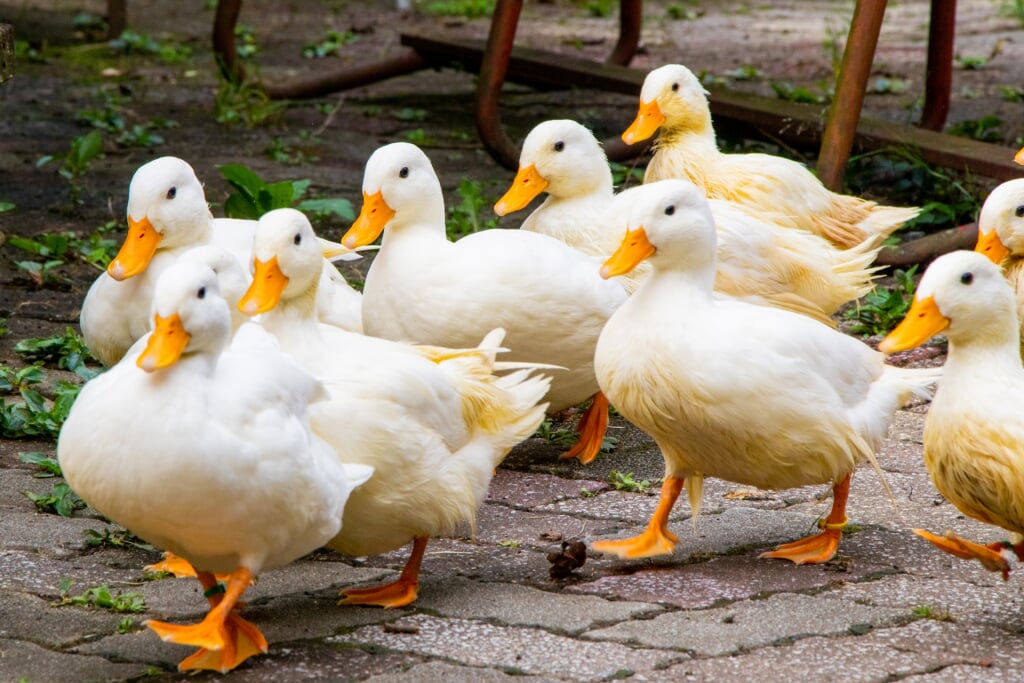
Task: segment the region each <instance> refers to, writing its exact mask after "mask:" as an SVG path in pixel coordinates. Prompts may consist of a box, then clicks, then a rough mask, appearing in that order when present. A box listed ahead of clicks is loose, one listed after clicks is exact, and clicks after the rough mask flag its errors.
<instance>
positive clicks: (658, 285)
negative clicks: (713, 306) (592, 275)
mask: <svg viewBox="0 0 1024 683" xmlns="http://www.w3.org/2000/svg"><path fill="white" fill-rule="evenodd" d="M714 285H715V270H714V267H711V268H702V269H699V270H696V271H681V270H675V269H672V270H668V269H666V270H660V269H658V268H655V270H654V272H653V273H651V275H650V277H648V278H647V280H645V281H644V283H643V284H642V285H640V288H639V289H638V290H637V291H636V292H635V293H634V294H633V296H632V297H630V299H629V302H630V303H633V305H635V306H643V307H649V306H650V307H651V308H650V310H657V309H656V308H654V304H655V302H659V303H665V302H667V304H666V305H669V306H671V307H672V308H678V307H681V308H690V307H692V306H700V305H702V304H704V303H710V302H711V292H712V289H713V288H714ZM634 302H635V303H634Z"/></svg>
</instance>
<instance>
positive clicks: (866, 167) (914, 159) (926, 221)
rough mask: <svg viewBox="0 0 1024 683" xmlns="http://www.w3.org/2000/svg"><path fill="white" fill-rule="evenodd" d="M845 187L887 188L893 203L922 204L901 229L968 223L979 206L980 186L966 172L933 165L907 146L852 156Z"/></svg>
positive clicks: (859, 189)
mask: <svg viewBox="0 0 1024 683" xmlns="http://www.w3.org/2000/svg"><path fill="white" fill-rule="evenodd" d="M846 185H847V191H848V192H849V193H851V194H857V195H859V194H864V193H865V192H866V191H868V190H869V189H870V188H879V187H884V188H886V196H887V198H888V200H889V201H890V202H892V203H895V204H904V205H922V210H921V212H920V213H919V214H918V215H917V217H916V218H914V219H913V220H911V221H908V222H907V223H906V224H905V225H904V226H903V227H902V228H901V230H904V231H907V230H925V231H934V230H939V229H942V228H946V227H953V226H957V225H962V224H964V223H969V222H970V221H972V220H974V217H975V216H976V215H977V213H978V210H979V209H980V208H981V200H980V197H982V196H984V194H985V193H984V192H983V191H982V188H981V187H979V186H978V185H977V184H976V182H975V181H974V180H973V179H972V178H971V177H970V176H969V175H966V174H962V173H958V172H956V171H953V170H949V169H944V168H940V167H937V166H932V165H931V164H929V163H928V162H926V161H924V160H923V159H922V158H921V156H920V154H919V153H918V152H916V151H914V150H912V149H908V148H886V149H881V150H877V151H874V152H868V153H866V154H862V155H859V156H856V157H853V158H851V160H850V164H849V166H848V167H847V173H846Z"/></svg>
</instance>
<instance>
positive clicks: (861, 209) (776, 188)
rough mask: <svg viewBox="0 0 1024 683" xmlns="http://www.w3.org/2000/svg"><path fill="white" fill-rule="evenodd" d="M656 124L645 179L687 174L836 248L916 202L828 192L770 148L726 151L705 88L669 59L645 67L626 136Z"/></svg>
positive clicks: (895, 223) (896, 221)
mask: <svg viewBox="0 0 1024 683" xmlns="http://www.w3.org/2000/svg"><path fill="white" fill-rule="evenodd" d="M659 129H660V131H661V132H660V133H659V136H658V141H657V143H656V144H655V148H654V157H653V158H652V159H651V161H650V163H649V164H648V166H647V172H646V173H645V175H644V182H651V181H655V180H663V179H665V178H685V179H686V180H689V181H690V182H692V183H694V184H696V185H697V187H699V188H701V190H703V191H704V194H705V195H707V196H708V197H714V198H716V199H728V200H730V201H734V202H737V203H739V204H744V205H746V206H748V207H750V209H751V210H752V211H754V212H755V213H756V214H757V215H758V216H761V217H763V218H764V219H765V220H769V221H771V222H772V223H778V224H779V225H787V226H789V227H793V228H801V229H803V230H809V231H810V232H813V233H814V234H816V235H820V236H821V237H824V238H825V239H827V240H829V241H830V242H832V243H833V244H835V245H836V246H839V247H844V248H849V247H854V246H856V245H858V244H862V243H863V242H864V241H865V240H867V239H869V238H872V237H876V236H879V237H885V236H887V235H889V234H890V233H891V232H893V231H894V230H896V228H898V227H899V226H900V225H902V224H903V223H905V222H906V221H908V220H910V219H911V218H913V217H914V216H916V215H917V213H918V211H920V209H918V208H904V207H895V206H882V205H879V204H876V203H875V202H872V201H868V200H866V199H861V198H859V197H853V196H850V195H843V194H838V193H835V192H832V191H831V190H829V189H828V188H826V187H825V186H824V185H822V184H821V181H820V180H818V178H817V177H816V176H815V175H814V174H813V173H811V172H810V171H809V170H807V168H806V167H805V166H803V165H802V164H800V163H798V162H796V161H792V160H790V159H785V158H783V157H778V156H774V155H771V154H723V153H722V152H720V151H719V150H718V144H717V142H716V141H715V130H714V128H713V127H712V125H711V108H710V107H709V106H708V99H707V91H705V90H704V86H702V85H701V83H700V81H699V80H698V79H697V77H696V76H694V75H693V72H692V71H690V70H689V69H687V68H686V67H685V66H683V65H681V64H668V65H665V66H662V67H660V68H657V69H655V70H653V71H651V72H650V73H649V74H647V77H646V78H645V79H644V84H643V88H642V89H641V91H640V108H639V112H638V113H637V116H636V119H635V120H634V121H633V123H632V124H631V125H630V126H629V128H628V129H626V131H625V132H624V133H623V134H622V139H623V140H625V141H626V142H627V143H635V142H639V141H641V140H646V139H647V138H649V137H651V136H652V135H654V133H655V132H656V131H658V130H659Z"/></svg>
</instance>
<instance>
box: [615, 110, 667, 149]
mask: <svg viewBox="0 0 1024 683" xmlns="http://www.w3.org/2000/svg"><path fill="white" fill-rule="evenodd" d="M663 123H665V116H664V115H663V114H662V113H661V109H659V108H658V100H651V101H650V102H647V103H644V102H641V103H640V110H639V111H638V112H637V113H636V118H635V119H633V123H631V124H629V128H627V129H626V132H624V133H623V134H622V141H623V142H625V143H626V144H627V145H632V144H634V143H636V142H640V141H641V140H646V139H647V138H649V137H651V136H652V135H654V134H655V133H656V132H658V128H659V127H660V126H661V124H663Z"/></svg>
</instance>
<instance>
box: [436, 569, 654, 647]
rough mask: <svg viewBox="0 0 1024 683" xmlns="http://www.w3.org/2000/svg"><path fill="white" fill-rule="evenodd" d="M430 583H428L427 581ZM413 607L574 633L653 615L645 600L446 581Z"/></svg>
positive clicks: (496, 584)
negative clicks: (605, 597)
mask: <svg viewBox="0 0 1024 683" xmlns="http://www.w3.org/2000/svg"><path fill="white" fill-rule="evenodd" d="M432 583H434V582H432ZM416 606H417V607H419V608H420V609H426V610H430V611H433V612H437V613H440V614H441V615H444V616H450V617H462V618H474V619H487V620H488V621H496V622H498V623H501V624H507V625H509V626H539V627H541V628H544V629H549V630H553V631H562V632H566V633H570V634H571V633H578V632H580V631H583V630H585V629H588V628H592V627H593V626H594V625H595V624H598V623H601V622H616V621H625V620H628V619H631V618H633V617H637V616H641V615H648V614H654V613H657V612H660V611H661V608H660V607H658V606H656V605H652V604H650V603H643V602H626V601H621V600H620V601H610V600H602V599H601V598H598V597H595V596H591V595H565V594H558V593H549V592H546V591H539V590H537V589H535V588H528V587H526V586H516V585H513V584H503V583H479V582H476V581H461V580H458V579H455V580H453V579H448V580H447V581H444V582H443V583H442V582H437V583H436V584H435V585H434V586H432V590H430V591H425V592H424V595H423V597H421V598H420V599H419V600H418V601H417V603H416Z"/></svg>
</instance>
